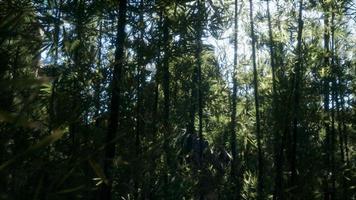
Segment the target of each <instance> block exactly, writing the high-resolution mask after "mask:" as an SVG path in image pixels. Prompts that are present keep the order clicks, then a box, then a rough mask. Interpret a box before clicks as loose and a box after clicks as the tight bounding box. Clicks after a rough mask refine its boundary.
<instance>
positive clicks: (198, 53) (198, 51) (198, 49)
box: [195, 0, 205, 200]
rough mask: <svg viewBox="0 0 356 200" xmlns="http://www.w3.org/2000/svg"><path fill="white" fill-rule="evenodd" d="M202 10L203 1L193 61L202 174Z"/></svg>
mask: <svg viewBox="0 0 356 200" xmlns="http://www.w3.org/2000/svg"><path fill="white" fill-rule="evenodd" d="M203 8H204V0H198V18H199V19H197V20H198V21H197V35H196V45H197V47H196V52H195V60H196V68H197V79H198V80H197V81H198V86H197V89H198V94H197V96H198V137H199V165H200V166H199V168H200V171H201V172H204V167H203V139H204V138H203V94H202V69H201V65H202V61H201V54H202V40H201V38H202V34H203V26H202V21H203V19H202V16H203ZM202 175H203V173H202V174H201V175H200V177H199V186H200V197H199V198H200V199H201V200H202V199H204V196H205V194H204V192H203V191H204V188H203V179H202Z"/></svg>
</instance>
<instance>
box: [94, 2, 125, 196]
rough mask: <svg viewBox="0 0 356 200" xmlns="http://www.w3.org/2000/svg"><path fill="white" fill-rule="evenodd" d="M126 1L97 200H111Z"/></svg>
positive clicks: (120, 15) (122, 5)
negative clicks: (101, 182)
mask: <svg viewBox="0 0 356 200" xmlns="http://www.w3.org/2000/svg"><path fill="white" fill-rule="evenodd" d="M126 4H127V0H120V1H119V2H118V9H119V12H118V24H117V38H116V44H115V46H116V50H115V63H114V71H113V79H112V82H111V87H112V88H111V102H110V115H109V122H108V123H109V125H108V129H107V135H106V147H105V157H104V173H105V176H106V178H107V179H108V181H107V184H102V186H101V188H100V196H99V199H103V200H111V199H112V194H111V189H112V181H113V174H112V168H113V161H114V157H115V137H116V134H117V131H118V123H119V106H120V82H121V74H122V70H123V67H124V41H125V38H126V34H125V25H126V8H127V5H126Z"/></svg>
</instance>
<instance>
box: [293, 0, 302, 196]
mask: <svg viewBox="0 0 356 200" xmlns="http://www.w3.org/2000/svg"><path fill="white" fill-rule="evenodd" d="M302 33H303V0H300V1H299V16H298V35H297V49H296V51H297V52H296V54H297V62H296V64H295V66H294V77H293V101H292V102H293V120H292V137H291V145H292V146H291V155H290V156H291V157H290V167H291V188H292V191H291V194H292V198H297V196H298V194H297V193H296V191H297V189H298V184H297V146H298V126H299V125H300V82H301V80H300V79H301V70H302V65H303V55H302Z"/></svg>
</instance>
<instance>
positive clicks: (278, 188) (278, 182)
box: [267, 0, 284, 200]
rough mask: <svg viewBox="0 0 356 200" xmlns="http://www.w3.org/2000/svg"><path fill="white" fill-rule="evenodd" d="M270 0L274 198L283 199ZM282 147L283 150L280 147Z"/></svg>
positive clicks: (268, 13)
mask: <svg viewBox="0 0 356 200" xmlns="http://www.w3.org/2000/svg"><path fill="white" fill-rule="evenodd" d="M269 2H270V1H269V0H267V18H268V34H269V51H270V58H271V68H272V97H273V99H272V101H273V102H272V118H273V132H274V166H276V167H275V181H274V192H273V199H274V200H279V199H282V191H283V188H282V181H283V171H282V170H283V149H284V147H283V143H284V140H283V137H282V136H281V134H280V131H279V130H283V129H280V127H277V124H280V119H279V117H278V111H277V104H278V102H277V101H278V99H277V91H276V90H277V89H276V87H277V86H276V85H277V82H276V72H275V71H276V68H277V64H276V63H277V62H276V59H278V58H277V54H276V53H275V50H274V48H275V47H274V46H275V44H274V40H273V31H272V23H271V13H270V5H269ZM280 148H282V151H280V150H279V149H280Z"/></svg>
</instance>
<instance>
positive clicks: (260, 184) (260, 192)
mask: <svg viewBox="0 0 356 200" xmlns="http://www.w3.org/2000/svg"><path fill="white" fill-rule="evenodd" d="M249 1H250V25H251V39H252V65H253V85H254V96H255V110H256V139H257V151H258V155H257V159H258V171H257V179H258V180H257V181H258V182H257V199H259V200H262V199H264V192H263V189H264V188H263V187H264V185H263V184H264V180H263V170H264V166H263V154H262V144H261V140H262V136H261V128H260V105H259V94H258V77H257V64H256V38H255V30H254V20H253V4H252V0H249Z"/></svg>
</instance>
